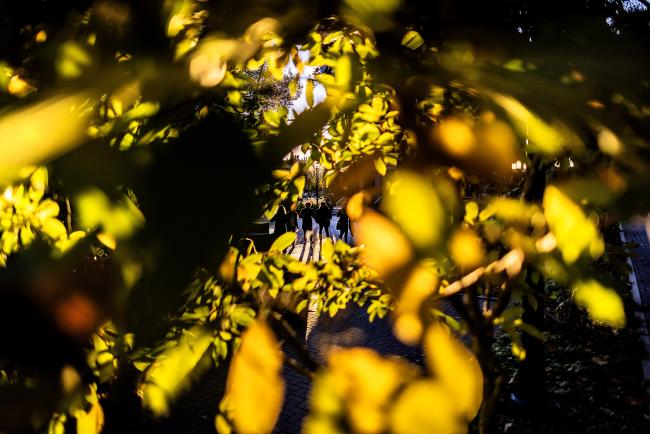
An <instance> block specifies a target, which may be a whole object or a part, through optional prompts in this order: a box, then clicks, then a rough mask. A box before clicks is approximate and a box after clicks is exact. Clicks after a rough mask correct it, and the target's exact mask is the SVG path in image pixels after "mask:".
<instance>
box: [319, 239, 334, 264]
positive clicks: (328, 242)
mask: <svg viewBox="0 0 650 434" xmlns="http://www.w3.org/2000/svg"><path fill="white" fill-rule="evenodd" d="M321 255H322V257H323V259H324V260H325V261H329V260H331V259H332V255H334V241H332V239H331V238H325V241H324V242H323V246H322V247H321Z"/></svg>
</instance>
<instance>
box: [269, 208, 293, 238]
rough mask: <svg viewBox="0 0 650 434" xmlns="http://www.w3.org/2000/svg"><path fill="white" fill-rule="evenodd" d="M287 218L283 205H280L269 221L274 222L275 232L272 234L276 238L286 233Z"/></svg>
mask: <svg viewBox="0 0 650 434" xmlns="http://www.w3.org/2000/svg"><path fill="white" fill-rule="evenodd" d="M288 217H289V214H288V213H287V209H286V208H285V207H284V205H280V206H279V207H278V210H277V211H276V213H275V215H274V216H273V218H272V219H271V221H274V222H275V230H274V231H273V234H274V235H275V237H276V238H277V237H279V236H280V235H282V234H283V233H285V232H287V223H288Z"/></svg>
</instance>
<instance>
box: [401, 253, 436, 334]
mask: <svg viewBox="0 0 650 434" xmlns="http://www.w3.org/2000/svg"><path fill="white" fill-rule="evenodd" d="M437 287H438V277H437V276H436V275H435V274H434V273H433V272H432V271H431V270H429V269H427V268H425V267H423V266H422V265H419V264H418V265H416V266H415V267H413V270H411V272H410V274H409V276H408V278H406V279H405V281H404V286H403V287H402V288H401V293H400V296H399V301H398V303H397V308H396V310H395V321H394V323H393V327H394V330H395V335H396V336H397V337H398V338H399V339H400V340H401V341H402V342H404V343H406V344H409V345H415V344H416V343H418V342H419V341H420V338H421V337H422V330H423V327H422V321H421V320H420V317H419V311H420V306H421V305H422V302H423V301H424V300H426V298H427V297H428V296H430V295H431V294H433V293H434V292H435V291H436V289H437Z"/></svg>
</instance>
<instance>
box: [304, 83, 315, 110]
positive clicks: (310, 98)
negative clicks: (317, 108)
mask: <svg viewBox="0 0 650 434" xmlns="http://www.w3.org/2000/svg"><path fill="white" fill-rule="evenodd" d="M305 99H306V100H307V106H308V107H313V106H314V81H313V80H307V85H306V86H305Z"/></svg>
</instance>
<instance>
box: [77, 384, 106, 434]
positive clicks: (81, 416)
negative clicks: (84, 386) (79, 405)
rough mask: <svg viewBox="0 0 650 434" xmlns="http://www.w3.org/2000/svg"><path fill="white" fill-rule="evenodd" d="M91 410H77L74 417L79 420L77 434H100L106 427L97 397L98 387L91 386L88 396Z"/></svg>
mask: <svg viewBox="0 0 650 434" xmlns="http://www.w3.org/2000/svg"><path fill="white" fill-rule="evenodd" d="M86 400H87V401H88V403H89V404H90V409H89V410H88V411H87V412H86V411H84V410H76V411H75V412H74V416H75V417H76V418H77V434H99V433H100V432H102V428H103V427H104V411H103V410H102V406H101V405H100V404H99V399H98V397H97V386H96V385H95V384H91V385H90V392H89V393H88V394H87V395H86Z"/></svg>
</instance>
